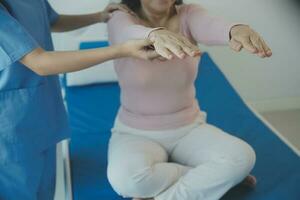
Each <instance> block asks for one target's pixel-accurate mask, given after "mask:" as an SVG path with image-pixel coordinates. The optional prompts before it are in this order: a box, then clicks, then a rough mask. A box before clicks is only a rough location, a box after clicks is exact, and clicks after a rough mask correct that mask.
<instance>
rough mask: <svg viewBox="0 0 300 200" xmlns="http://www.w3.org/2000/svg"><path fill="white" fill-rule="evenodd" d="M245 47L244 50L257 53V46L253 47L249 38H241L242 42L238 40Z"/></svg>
mask: <svg viewBox="0 0 300 200" xmlns="http://www.w3.org/2000/svg"><path fill="white" fill-rule="evenodd" d="M237 41H238V42H240V43H241V44H242V45H243V48H244V49H246V50H247V51H249V52H250V53H257V52H258V51H257V49H256V47H255V46H253V44H252V42H251V41H250V38H249V37H244V38H241V39H240V40H237Z"/></svg>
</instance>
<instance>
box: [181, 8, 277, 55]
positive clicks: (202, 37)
mask: <svg viewBox="0 0 300 200" xmlns="http://www.w3.org/2000/svg"><path fill="white" fill-rule="evenodd" d="M187 9H188V10H187V17H186V22H187V25H188V29H189V32H190V34H191V37H193V38H194V40H195V41H197V42H199V43H203V44H207V45H225V44H229V45H230V47H231V48H232V49H233V50H235V51H241V49H242V48H245V49H246V50H248V51H249V52H251V53H254V54H257V55H258V56H260V57H270V56H271V55H272V51H271V50H270V48H269V47H268V45H267V44H266V43H265V42H264V40H263V39H262V38H261V36H260V35H259V34H258V33H256V32H255V31H253V30H252V29H251V28H250V27H249V26H247V25H242V24H233V23H228V22H226V21H225V20H223V19H221V18H218V17H213V16H210V15H209V14H208V13H207V11H206V10H204V9H203V8H202V7H200V6H198V5H194V4H191V5H189V7H188V8H187Z"/></svg>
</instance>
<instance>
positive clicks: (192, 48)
mask: <svg viewBox="0 0 300 200" xmlns="http://www.w3.org/2000/svg"><path fill="white" fill-rule="evenodd" d="M182 40H183V42H184V44H185V45H183V49H184V50H185V52H186V53H187V54H188V55H189V56H192V57H195V56H200V55H201V51H200V49H199V47H198V46H196V45H194V44H192V43H191V42H190V41H189V40H188V39H187V38H185V37H183V38H182Z"/></svg>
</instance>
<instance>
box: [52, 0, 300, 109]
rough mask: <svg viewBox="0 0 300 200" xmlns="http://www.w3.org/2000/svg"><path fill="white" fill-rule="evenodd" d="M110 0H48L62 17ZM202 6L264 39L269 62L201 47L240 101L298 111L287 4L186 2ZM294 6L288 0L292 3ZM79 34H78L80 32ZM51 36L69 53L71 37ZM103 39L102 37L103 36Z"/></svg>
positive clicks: (99, 32) (298, 39)
mask: <svg viewBox="0 0 300 200" xmlns="http://www.w3.org/2000/svg"><path fill="white" fill-rule="evenodd" d="M108 1H109V0H89V1H88V3H87V1H83V0H50V2H51V3H52V5H53V6H54V7H55V8H56V9H57V10H58V11H59V12H61V13H88V12H93V11H98V10H101V9H102V8H104V6H105V5H106V3H107V2H108ZM186 2H197V3H200V4H202V5H203V6H204V7H206V8H207V9H208V10H210V11H211V13H212V14H215V15H219V16H224V17H225V18H227V19H229V20H233V21H236V22H243V23H247V24H250V25H251V26H252V27H253V28H254V29H255V30H257V31H258V32H259V33H261V34H262V35H263V37H264V38H265V40H266V41H267V42H268V43H269V45H270V47H271V48H272V50H273V54H274V55H273V57H272V58H270V59H260V58H258V57H255V56H253V55H249V54H247V53H245V52H243V53H239V54H236V53H234V52H232V51H231V50H229V49H228V48H227V47H205V46H201V48H202V49H203V50H207V51H209V52H210V53H211V55H212V57H213V58H214V60H215V61H216V63H217V64H218V65H219V66H220V67H221V69H222V70H223V72H224V73H225V74H226V75H227V77H228V79H229V80H230V81H231V83H232V84H233V85H234V87H235V88H236V89H237V90H238V91H239V92H240V94H241V95H242V96H243V97H244V99H245V100H246V101H247V102H249V103H251V104H253V105H254V106H255V107H256V108H258V109H259V110H261V111H268V110H278V109H291V108H300V89H299V86H300V64H299V61H298V59H299V57H300V53H299V48H298V47H299V46H300V26H299V19H300V14H299V12H298V8H297V7H295V6H294V5H293V4H292V3H290V2H289V0H264V1H261V0H222V1H217V0H187V1H186ZM291 2H293V1H291ZM81 32H82V31H81ZM81 32H80V31H79V32H77V33H71V34H67V35H65V34H63V35H61V34H60V35H54V38H55V44H56V47H57V48H58V49H74V48H77V45H78V44H77V43H76V42H74V38H73V39H71V37H70V35H73V36H74V35H80V33H81ZM103 34H104V35H105V34H106V31H105V26H104V25H101V26H100V25H97V26H94V28H93V29H89V30H88V31H87V32H85V33H84V34H83V35H81V36H80V37H81V38H80V40H96V39H100V38H103ZM104 38H105V37H104Z"/></svg>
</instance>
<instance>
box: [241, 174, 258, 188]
mask: <svg viewBox="0 0 300 200" xmlns="http://www.w3.org/2000/svg"><path fill="white" fill-rule="evenodd" d="M256 183H257V180H256V178H255V176H253V175H248V176H247V177H246V178H245V179H244V180H243V181H242V183H241V184H242V185H244V186H248V187H252V188H254V187H255V186H256Z"/></svg>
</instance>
